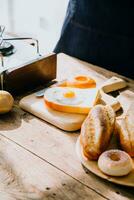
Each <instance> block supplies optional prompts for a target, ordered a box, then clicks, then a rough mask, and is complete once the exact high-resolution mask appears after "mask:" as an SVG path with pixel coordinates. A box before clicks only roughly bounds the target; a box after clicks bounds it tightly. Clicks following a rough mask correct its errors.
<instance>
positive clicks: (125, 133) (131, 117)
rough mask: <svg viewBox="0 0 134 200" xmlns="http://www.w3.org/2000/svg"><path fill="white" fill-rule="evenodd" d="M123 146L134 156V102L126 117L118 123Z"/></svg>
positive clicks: (120, 140)
mask: <svg viewBox="0 0 134 200" xmlns="http://www.w3.org/2000/svg"><path fill="white" fill-rule="evenodd" d="M116 130H117V134H118V136H119V142H120V146H121V148H122V149H123V150H124V151H126V152H127V153H128V154H129V155H130V156H131V157H134V103H133V104H131V106H130V108H129V110H128V111H127V114H126V116H125V118H124V119H121V120H120V121H118V122H117V123H116Z"/></svg>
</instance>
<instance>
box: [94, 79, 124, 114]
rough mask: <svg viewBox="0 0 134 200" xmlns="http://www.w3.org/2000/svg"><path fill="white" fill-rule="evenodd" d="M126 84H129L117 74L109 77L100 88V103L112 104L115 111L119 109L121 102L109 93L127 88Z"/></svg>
mask: <svg viewBox="0 0 134 200" xmlns="http://www.w3.org/2000/svg"><path fill="white" fill-rule="evenodd" d="M126 86H127V84H126V82H125V81H124V80H122V79H120V78H117V77H115V76H113V77H112V78H110V79H108V80H107V81H106V82H104V84H103V85H101V87H100V89H99V94H98V95H99V98H98V99H99V103H100V102H101V103H102V104H104V105H106V104H107V105H110V106H111V107H112V108H113V110H114V111H115V112H116V111H118V110H119V109H120V108H121V105H120V102H119V101H118V100H117V99H116V98H114V97H112V96H110V95H108V94H107V93H109V92H113V91H116V90H119V89H122V88H125V87H126ZM97 103H98V102H97Z"/></svg>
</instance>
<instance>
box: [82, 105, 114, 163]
mask: <svg viewBox="0 0 134 200" xmlns="http://www.w3.org/2000/svg"><path fill="white" fill-rule="evenodd" d="M114 124H115V113H114V111H113V109H112V108H111V107H110V106H108V105H107V106H103V105H96V106H94V107H93V108H92V109H91V111H90V113H89V115H88V116H87V118H86V120H85V121H84V123H83V124H82V128H81V135H80V141H81V145H82V147H83V153H84V155H85V156H86V157H87V158H88V159H90V160H97V159H98V157H99V155H100V154H101V153H102V152H103V151H104V150H106V148H107V146H108V145H109V142H110V138H111V135H112V132H113V129H114Z"/></svg>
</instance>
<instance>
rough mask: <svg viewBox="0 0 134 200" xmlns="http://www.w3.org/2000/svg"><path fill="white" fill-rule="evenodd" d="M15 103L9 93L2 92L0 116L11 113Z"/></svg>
mask: <svg viewBox="0 0 134 200" xmlns="http://www.w3.org/2000/svg"><path fill="white" fill-rule="evenodd" d="M13 102H14V100H13V97H12V95H11V94H10V93H9V92H7V91H3V90H0V114H3V113H7V112H9V111H10V110H11V109H12V106H13Z"/></svg>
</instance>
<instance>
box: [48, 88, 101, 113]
mask: <svg viewBox="0 0 134 200" xmlns="http://www.w3.org/2000/svg"><path fill="white" fill-rule="evenodd" d="M97 94H98V90H97V89H80V88H70V87H52V88H49V89H48V90H46V92H45V94H44V100H45V103H46V104H47V105H48V106H49V107H51V108H52V109H55V110H58V111H63V112H71V113H88V112H89V110H90V108H91V107H92V106H93V105H94V103H95V100H96V98H97Z"/></svg>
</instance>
